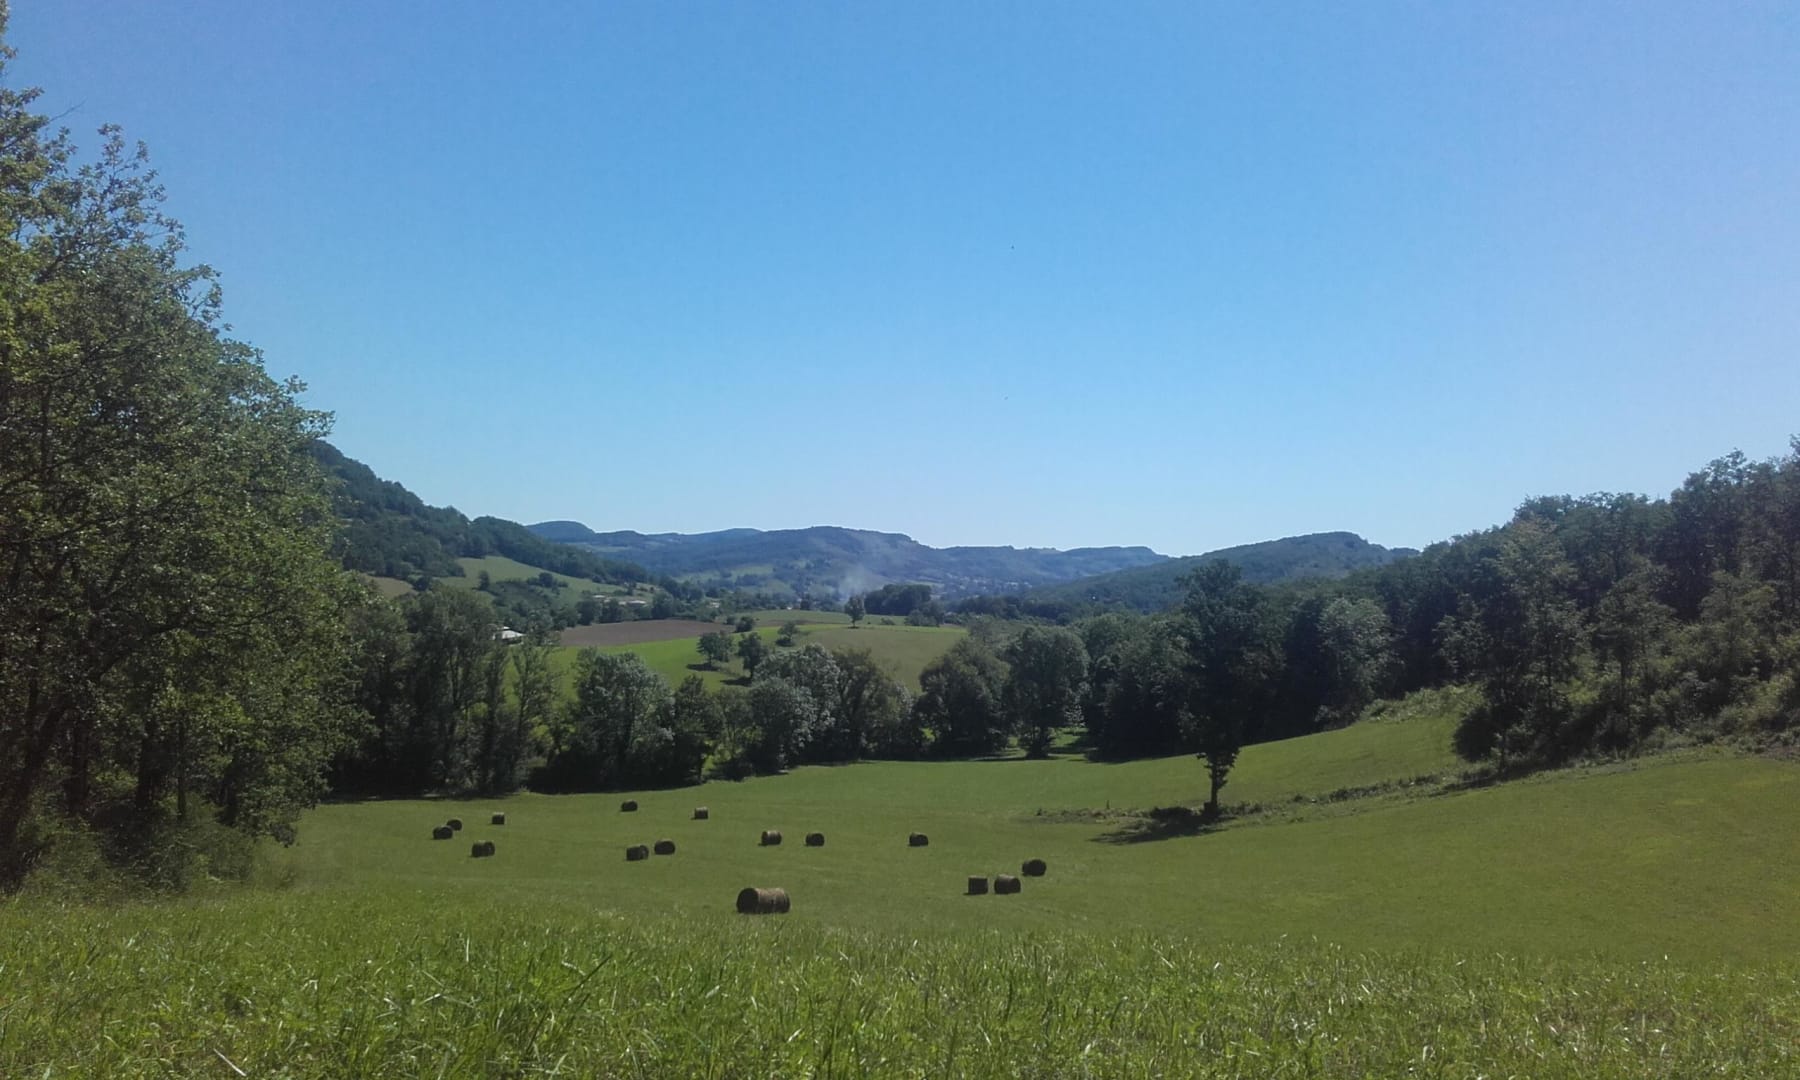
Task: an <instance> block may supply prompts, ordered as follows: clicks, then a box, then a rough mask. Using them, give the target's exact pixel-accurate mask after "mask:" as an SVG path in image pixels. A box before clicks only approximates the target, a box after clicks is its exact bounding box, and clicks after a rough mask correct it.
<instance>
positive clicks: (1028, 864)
mask: <svg viewBox="0 0 1800 1080" xmlns="http://www.w3.org/2000/svg"><path fill="white" fill-rule="evenodd" d="M1048 869H1049V867H1048V866H1045V865H1044V860H1042V859H1026V860H1025V865H1024V866H1021V867H1019V873H1021V874H1024V875H1025V876H1026V877H1043V876H1044V871H1046V870H1048Z"/></svg>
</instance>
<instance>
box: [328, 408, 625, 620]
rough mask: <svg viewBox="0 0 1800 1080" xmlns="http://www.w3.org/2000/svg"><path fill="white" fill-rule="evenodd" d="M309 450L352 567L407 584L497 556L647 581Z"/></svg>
mask: <svg viewBox="0 0 1800 1080" xmlns="http://www.w3.org/2000/svg"><path fill="white" fill-rule="evenodd" d="M310 450H311V453H312V455H313V458H314V459H315V460H316V461H318V462H319V464H320V466H321V467H322V468H323V470H324V471H325V473H326V474H327V475H328V476H330V477H331V478H332V480H333V484H332V489H331V493H332V500H331V501H332V508H333V509H334V510H335V511H336V512H337V515H338V517H339V518H340V519H341V520H342V522H343V528H342V532H341V535H340V538H339V541H338V547H337V550H338V554H339V557H340V558H341V559H342V560H343V563H344V566H345V567H347V568H349V569H351V570H360V571H362V572H364V573H367V574H379V575H382V576H384V577H396V578H404V579H407V580H411V579H413V578H415V577H417V576H419V575H426V576H430V577H454V576H460V575H461V574H462V568H461V567H459V566H458V565H457V564H456V560H457V559H459V558H471V559H479V558H482V557H484V556H487V555H503V556H505V557H506V558H509V559H513V560H515V561H517V562H522V563H526V564H528V565H530V566H536V567H539V568H541V569H543V570H546V571H554V572H555V573H558V574H564V575H566V576H568V577H576V578H586V579H589V580H592V581H601V582H618V583H623V582H628V581H648V580H650V577H651V575H650V573H649V571H647V570H645V569H644V568H642V567H640V566H637V565H635V564H632V563H628V562H621V561H619V560H616V559H608V558H605V557H603V556H600V555H596V554H595V553H594V552H592V551H586V550H583V549H581V548H576V547H570V546H568V545H567V544H559V543H556V542H554V541H550V540H546V539H544V538H543V537H541V536H539V535H537V534H536V533H534V532H532V531H531V530H530V529H527V528H526V527H525V526H523V525H520V524H518V523H517V522H512V521H506V520H503V519H501V518H495V517H478V518H475V519H473V520H470V519H469V518H466V517H464V516H463V515H462V514H461V513H459V512H458V511H457V510H456V509H454V508H452V507H434V506H427V505H425V503H424V501H423V500H421V499H420V498H419V497H418V496H417V495H414V494H413V493H412V492H410V491H408V490H407V489H406V488H405V487H404V486H402V485H401V484H398V483H396V482H394V481H392V480H382V479H381V478H380V477H378V476H376V475H375V472H374V470H372V469H370V468H369V467H368V466H367V465H364V464H363V463H362V462H360V461H356V460H354V459H352V458H349V457H345V456H344V454H343V453H342V452H341V451H339V450H338V449H337V448H336V447H334V446H332V445H331V444H330V443H328V442H326V441H324V440H323V439H319V440H317V441H315V442H314V443H313V444H312V446H311V448H310ZM546 587H548V586H546Z"/></svg>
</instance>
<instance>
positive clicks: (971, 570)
mask: <svg viewBox="0 0 1800 1080" xmlns="http://www.w3.org/2000/svg"><path fill="white" fill-rule="evenodd" d="M530 529H531V531H532V532H534V533H536V534H537V535H538V536H540V537H542V538H544V539H546V540H553V541H556V542H558V543H564V544H575V545H577V546H580V547H583V548H586V549H587V550H589V551H592V552H594V553H595V554H598V555H603V556H606V557H608V558H614V559H623V560H628V561H630V562H633V563H636V564H638V565H641V566H644V567H646V568H648V569H649V570H651V571H652V572H655V573H661V574H669V575H672V576H677V577H689V578H691V579H697V580H698V581H699V582H700V583H701V584H706V585H711V584H718V585H721V586H730V587H735V588H743V589H751V590H761V591H767V592H772V593H793V594H795V595H802V594H811V595H815V596H829V597H831V598H843V597H845V596H848V595H850V594H851V593H861V592H867V591H868V590H870V589H876V588H879V587H881V586H882V585H887V584H892V583H912V582H922V583H924V584H928V585H931V586H933V587H934V588H935V589H936V590H937V592H938V594H939V595H940V596H942V597H944V598H947V599H954V598H956V597H960V596H967V595H972V594H974V593H981V592H1018V591H1020V590H1021V589H1028V588H1031V587H1033V586H1037V585H1049V584H1056V583H1059V582H1067V581H1074V580H1077V579H1080V578H1084V577H1090V576H1092V575H1095V574H1106V573H1111V572H1113V571H1117V570H1126V569H1131V568H1134V567H1142V566H1150V565H1154V564H1156V563H1159V562H1166V561H1168V559H1169V557H1168V556H1167V555H1162V554H1159V553H1157V552H1155V551H1152V550H1150V549H1149V548H1147V547H1099V548H1074V549H1072V550H1069V551H1058V550H1056V549H1054V548H1014V547H947V548H934V547H929V546H927V545H925V544H921V543H919V542H918V541H916V540H914V539H913V538H912V537H910V536H907V535H905V534H904V533H884V532H873V531H870V530H867V529H846V528H841V527H838V526H835V525H815V526H812V527H811V528H805V529H774V530H769V531H766V532H765V531H763V530H761V529H724V530H721V531H718V532H709V533H649V534H646V533H639V532H631V531H622V532H607V533H597V532H594V531H593V530H591V529H589V528H588V527H587V526H585V525H583V524H581V523H580V522H575V521H544V522H539V523H538V524H536V525H532V526H530Z"/></svg>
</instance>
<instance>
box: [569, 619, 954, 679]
mask: <svg viewBox="0 0 1800 1080" xmlns="http://www.w3.org/2000/svg"><path fill="white" fill-rule="evenodd" d="M665 625H666V626H676V625H684V626H691V627H706V630H703V631H700V632H699V633H708V632H711V631H713V630H721V629H727V627H726V625H725V624H724V623H717V624H714V623H701V622H688V621H678V620H672V619H671V620H663V621H646V622H640V623H614V624H612V626H630V627H644V628H655V627H658V626H665ZM608 628H610V627H608ZM600 629H603V627H600V626H583V627H576V628H574V630H569V631H564V636H563V643H564V644H565V645H567V644H568V643H569V642H570V640H571V635H573V634H575V632H576V631H582V632H585V631H589V630H600ZM753 632H754V633H757V634H760V635H762V637H763V639H764V640H765V641H767V642H768V644H769V646H770V648H771V649H773V648H775V647H776V645H775V638H776V636H777V635H778V634H779V633H780V630H779V628H778V624H777V625H770V624H768V623H764V622H758V624H757V629H756V630H755V631H753ZM699 633H695V632H692V631H690V633H689V636H686V637H670V638H663V639H659V640H648V641H639V642H636V643H632V644H615V645H604V646H599V647H600V648H601V650H602V651H603V652H633V653H637V654H638V655H639V656H641V657H643V658H644V663H645V664H648V665H649V666H650V669H651V670H652V671H655V672H656V673H657V674H659V675H661V676H662V677H663V678H664V679H667V680H668V682H669V685H671V686H673V685H676V684H678V683H680V682H681V680H683V679H685V678H687V677H688V676H689V675H699V676H700V677H702V678H704V679H705V680H706V681H707V683H708V684H709V685H712V686H722V685H724V684H725V683H726V682H728V681H730V680H733V679H740V678H742V677H743V674H744V672H743V668H742V667H741V666H740V665H739V664H738V663H737V661H735V660H734V661H732V662H731V663H730V664H727V665H725V666H724V667H722V668H720V669H719V670H717V671H706V670H703V669H702V668H701V667H700V647H699V641H700V638H699ZM964 633H966V631H964V630H962V629H960V628H957V627H949V626H944V627H935V626H928V627H919V626H863V627H859V628H857V629H851V628H850V627H849V626H847V625H846V626H813V627H806V628H804V629H803V631H802V633H801V636H800V644H803V645H804V644H809V643H817V644H820V645H823V646H825V647H826V648H828V649H841V648H847V647H854V648H863V649H868V650H869V651H870V652H871V653H873V654H874V655H875V659H876V661H877V662H878V663H880V664H881V665H882V667H883V668H884V669H886V670H887V671H888V672H889V673H890V674H892V675H893V676H894V678H895V679H897V680H899V681H901V682H903V683H905V684H906V685H907V686H909V687H911V688H912V689H914V690H917V689H918V686H919V672H920V671H922V670H924V668H925V665H926V664H929V663H930V662H931V661H932V660H933V659H934V658H936V657H937V656H939V655H941V654H942V653H943V652H944V651H945V650H946V649H948V648H950V646H951V645H953V644H955V643H956V639H957V638H958V637H960V636H961V635H962V634H964ZM738 636H739V635H737V634H733V635H732V638H733V640H734V641H735V640H736V638H737V637H738ZM577 640H579V638H578V637H577ZM578 651H579V650H578V649H576V648H573V647H571V648H565V649H560V650H558V651H557V654H556V658H555V661H554V662H555V663H556V664H557V665H558V666H559V669H563V670H566V669H567V668H568V667H572V666H573V665H574V663H575V656H576V653H577V652H578Z"/></svg>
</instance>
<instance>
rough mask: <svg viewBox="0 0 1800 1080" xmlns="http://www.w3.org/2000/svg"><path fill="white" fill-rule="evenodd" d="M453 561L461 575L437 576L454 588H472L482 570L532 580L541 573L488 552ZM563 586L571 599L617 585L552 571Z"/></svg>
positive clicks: (495, 577)
mask: <svg viewBox="0 0 1800 1080" xmlns="http://www.w3.org/2000/svg"><path fill="white" fill-rule="evenodd" d="M456 564H457V565H458V566H460V567H462V568H463V576H462V577H447V578H441V579H439V580H441V581H443V582H444V583H445V584H447V585H451V586H454V587H457V588H463V589H473V588H475V587H476V586H477V585H479V584H481V572H482V571H483V570H485V571H487V575H488V578H489V580H492V581H535V580H537V576H538V575H539V574H541V573H544V571H543V570H541V569H539V568H538V567H535V566H528V565H526V564H525V563H522V562H517V561H515V560H512V559H509V558H507V557H505V556H504V555H489V556H487V557H486V558H484V559H458V560H456ZM550 576H551V577H553V578H555V579H556V580H557V582H558V583H560V584H561V585H562V586H563V587H564V588H563V589H562V590H559V592H567V593H571V594H573V597H572V599H571V600H570V603H574V602H575V601H576V600H580V599H581V598H582V597H583V596H587V595H590V594H592V593H598V592H615V591H617V590H618V586H607V585H596V584H594V583H593V582H591V581H589V580H587V579H586V578H577V577H570V576H568V575H567V574H551V575H550Z"/></svg>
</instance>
